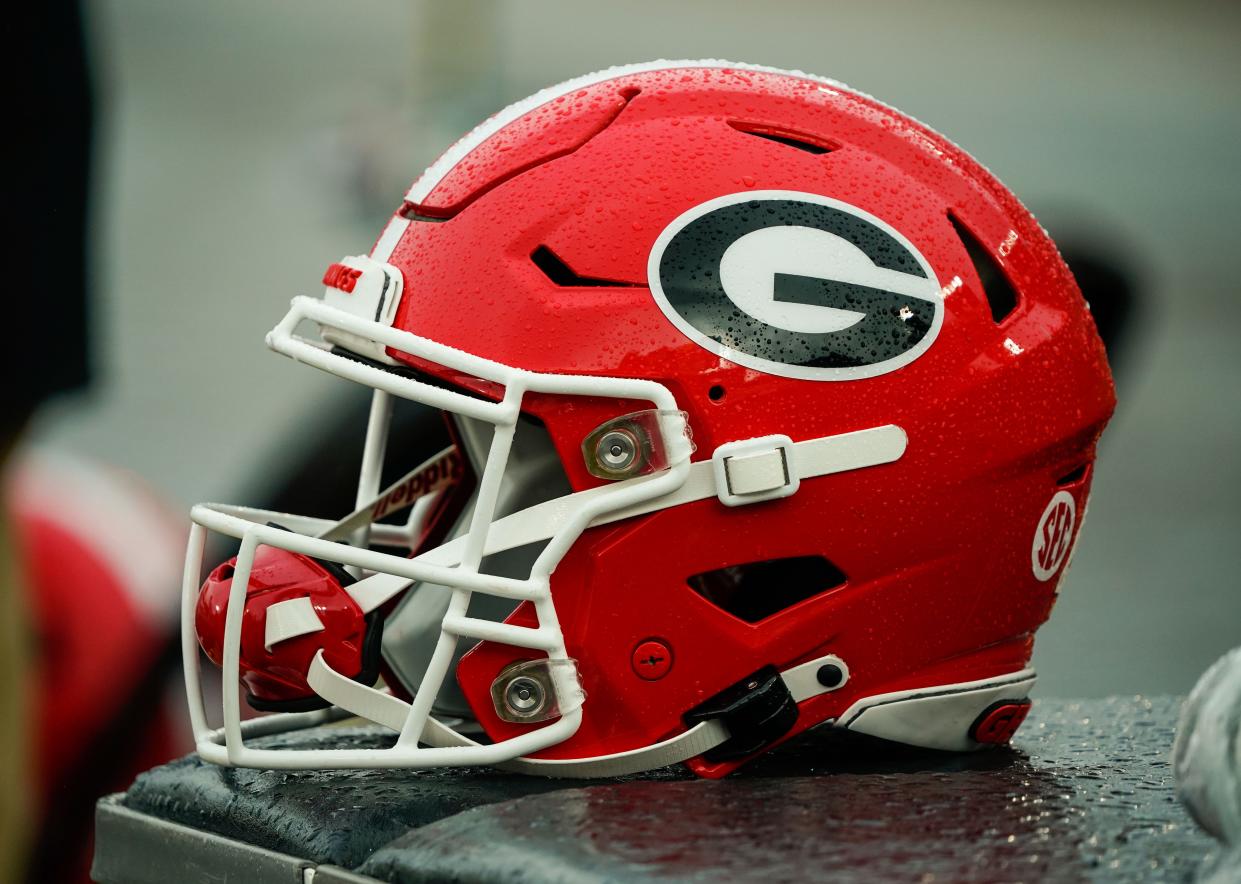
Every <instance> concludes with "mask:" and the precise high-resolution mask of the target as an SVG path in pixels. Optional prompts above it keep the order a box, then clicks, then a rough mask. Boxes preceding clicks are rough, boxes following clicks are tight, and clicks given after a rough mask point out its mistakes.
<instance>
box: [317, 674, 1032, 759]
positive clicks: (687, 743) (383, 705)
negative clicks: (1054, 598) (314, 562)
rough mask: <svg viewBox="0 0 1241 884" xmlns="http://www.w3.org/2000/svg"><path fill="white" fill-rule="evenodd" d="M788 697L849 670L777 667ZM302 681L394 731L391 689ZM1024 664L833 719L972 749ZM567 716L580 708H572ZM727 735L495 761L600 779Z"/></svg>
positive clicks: (448, 734)
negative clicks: (822, 673) (976, 725)
mask: <svg viewBox="0 0 1241 884" xmlns="http://www.w3.org/2000/svg"><path fill="white" fill-rule="evenodd" d="M825 665H831V666H834V667H835V668H836V669H837V670H838V671H839V673H840V674H841V675H840V680H839V681H838V682H837V683H835V684H833V685H832V686H830V687H827V686H824V685H822V684H820V682H819V679H818V672H819V669H820V668H821V667H823V666H825ZM780 677H781V678H782V679H783V681H784V685H785V687H786V688H787V689H788V691H789V694H790V696H792V698H793V701H794V702H796V703H801V702H802V701H803V700H808V699H810V698H811V697H817V696H818V695H820V694H825V693H829V692H831V691H835V690H839V689H840V688H841V687H844V685H845V684H847V683H848V681H849V668H848V666H846V665H845V663H844V661H843V660H841V659H840V658H839V657H836V656H834V655H831V654H829V655H827V656H825V657H820V658H818V659H816V660H810V661H808V662H806V663H802V664H801V665H799V666H794V667H792V668H791V669H786V670H784V671H783V672H781V673H780ZM308 680H309V682H310V686H311V687H312V688H314V690H315V691H316V692H317V693H318V694H319V695H320V696H322V697H323V698H324V699H325V700H327V701H328V702H330V703H332V704H334V705H335V706H337V707H338V708H340V709H343V710H345V711H346V712H352V713H353V714H354V715H357V716H360V717H362V718H366V719H369V720H370V721H373V722H375V723H377V724H380V725H383V726H384V727H387V728H389V729H391V730H393V731H395V732H398V733H399V732H400V730H401V728H402V726H403V725H404V723H405V721H406V719H407V716H408V715H409V704H408V703H406V702H405V701H404V700H401V699H398V698H397V697H394V696H392V695H391V694H389V693H387V692H385V691H381V690H378V689H376V688H372V687H367V686H366V685H363V684H359V683H358V682H356V681H353V680H352V679H349V678H347V677H346V676H344V675H341V674H340V673H339V672H337V671H336V670H334V669H332V667H330V666H329V665H328V664H327V663H326V662H325V661H324V659H323V652H322V651H320V652H319V653H318V654H316V655H315V658H314V660H313V661H312V662H311V664H310V672H309V678H308ZM1034 682H1035V675H1034V670H1032V669H1023V670H1021V671H1019V672H1013V673H1009V674H1007V675H1001V676H996V677H993V678H985V679H979V680H977V681H969V682H959V683H956V684H946V685H935V686H933V687H928V688H923V689H917V690H904V691H895V692H892V693H886V694H876V695H874V696H871V697H864V698H862V699H860V700H858V701H857V702H855V703H854V704H853V705H852V706H850V707H849V709H848V710H847V711H846V712H845V714H844V715H842V716H841V717H840V719H839V720H838V721H836V722H835V723H836V724H838V725H839V726H840V727H843V728H846V729H848V730H856V731H859V732H861V733H866V734H870V735H871V736H875V737H881V738H883V739H889V740H895V741H897V742H901V743H906V744H909V745H914V746H924V747H927V748H931V749H941V750H949V751H966V750H971V749H977V748H979V745H980V744H978V743H976V742H974V741H973V739H971V737H970V735H969V729H970V725H971V724H972V723H973V722H975V721H976V720H977V719H978V717H979V716H981V715H982V714H983V712H984V711H986V710H987V709H988V707H990V706H991V705H992V704H993V703H995V702H997V701H1001V700H1023V699H1025V698H1026V697H1027V696H1028V694H1029V693H1030V689H1031V688H1033V687H1034ZM573 714H580V712H579V710H574V711H573ZM730 736H731V735H730V734H729V732H728V728H727V727H726V726H725V725H724V724H723V722H721V721H719V720H715V719H713V720H709V721H704V722H701V723H699V724H696V725H694V726H693V727H691V728H690V729H689V730H687V731H685V732H684V733H682V734H678V735H677V736H675V737H671V738H669V739H667V740H663V741H661V742H659V743H652V744H651V745H649V746H642V747H640V748H638V749H631V750H629V751H627V752H616V753H613V754H611V755H598V756H595V757H593V758H546V759H545V758H516V759H513V760H512V761H505V762H500V763H498V764H495V765H494V767H497V768H499V769H500V770H507V771H512V772H513V773H522V774H532V775H535V776H544V777H565V778H569V779H602V778H606V777H619V776H625V775H628V774H635V773H640V772H642V771H646V770H657V769H658V768H661V767H667V766H669V765H672V764H679V763H681V762H684V761H688V760H689V759H691V758H695V757H697V756H699V755H702V754H703V753H704V752H707V751H710V750H711V749H714V748H715V747H716V746H719V745H721V744H722V743H724V742H726V741H727V740H728V739H729V737H730ZM421 742H423V743H425V744H426V745H428V746H436V747H447V746H477V745H479V744H478V743H475V742H474V741H473V740H470V739H469V738H468V737H464V736H462V735H461V734H459V733H457V732H456V731H454V730H453V729H452V728H450V727H448V726H446V725H444V724H441V723H440V722H438V721H436V720H435V719H434V718H428V719H427V724H426V727H425V728H424V730H423V732H422V740H421Z"/></svg>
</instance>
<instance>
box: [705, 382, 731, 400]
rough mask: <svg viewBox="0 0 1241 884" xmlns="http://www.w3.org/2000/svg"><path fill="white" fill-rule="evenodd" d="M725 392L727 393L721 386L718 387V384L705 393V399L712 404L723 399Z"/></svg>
mask: <svg viewBox="0 0 1241 884" xmlns="http://www.w3.org/2000/svg"><path fill="white" fill-rule="evenodd" d="M727 392H728V391H727V390H725V389H724V388H723V387H722V386H720V385H719V384H715V385H714V386H713V387H711V389H710V390H708V391H707V398H709V399H710V400H711V401H712V402H719V401H720V400H721V399H723V398H724V396H725V394H726V393H727Z"/></svg>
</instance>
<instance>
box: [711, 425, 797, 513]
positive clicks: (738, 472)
mask: <svg viewBox="0 0 1241 884" xmlns="http://www.w3.org/2000/svg"><path fill="white" fill-rule="evenodd" d="M711 465H712V469H713V470H714V471H715V492H716V494H717V495H718V496H719V498H720V503H722V504H724V506H742V505H743V504H747V503H757V502H759V501H762V500H776V499H778V498H781V497H788V496H789V495H790V494H793V493H795V492H796V491H797V489H798V488H799V487H800V486H801V478H800V476H798V473H797V462H796V461H795V460H794V459H793V440H792V439H790V438H789V437H788V436H761V437H759V438H757V439H741V440H738V441H736V442H728V443H726V444H724V445H721V446H720V447H719V448H717V449H715V454H714V455H712V457H711Z"/></svg>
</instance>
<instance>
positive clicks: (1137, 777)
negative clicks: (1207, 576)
mask: <svg viewBox="0 0 1241 884" xmlns="http://www.w3.org/2000/svg"><path fill="white" fill-rule="evenodd" d="M1178 709H1179V701H1178V700H1177V699H1175V698H1153V699H1146V698H1109V699H1103V700H1083V701H1069V700H1046V699H1044V700H1039V701H1036V703H1035V705H1034V710H1033V712H1032V713H1031V715H1030V720H1029V721H1028V722H1027V723H1026V724H1025V726H1024V727H1023V728H1022V729H1021V730H1020V731H1019V732H1018V736H1017V740H1016V745H1015V748H1014V749H1012V750H997V751H993V752H983V753H976V754H966V755H953V754H947V753H939V752H932V751H915V750H911V749H907V748H902V747H897V746H893V745H890V744H886V743H881V742H879V741H876V740H870V739H868V738H864V737H859V736H857V735H853V734H847V733H846V734H842V733H840V732H837V731H834V730H833V729H831V728H819V729H818V730H817V731H812V732H810V733H807V734H805V735H803V736H802V737H801V738H799V739H797V740H795V741H791V742H790V743H789V744H787V745H785V746H783V747H780V748H779V749H777V750H775V751H773V752H771V753H769V755H768V756H766V757H764V758H763V759H761V760H759V761H758V762H756V763H754V764H752V765H750V766H749V767H748V768H746V769H745V770H743V771H742V772H740V773H738V774H735V775H733V776H731V777H728V778H726V779H724V780H720V781H704V780H696V779H694V778H692V776H691V775H690V774H688V773H687V772H685V771H684V770H683V769H681V768H679V767H678V768H670V769H667V770H664V771H657V772H654V773H650V774H645V775H640V776H636V777H627V778H623V779H618V780H609V781H596V782H586V783H584V782H582V781H564V780H549V779H543V778H533V777H525V776H519V775H507V774H501V773H497V772H495V771H490V770H486V769H469V770H461V769H446V770H438V771H417V772H415V771H323V772H319V771H316V772H295V773H293V772H278V771H257V770H243V769H234V768H220V767H216V766H214V765H211V764H206V763H203V762H201V761H199V760H198V759H197V758H196V757H192V756H191V757H187V758H182V759H180V760H178V761H174V762H172V763H171V764H167V765H164V766H162V767H158V768H155V769H153V770H151V771H148V772H147V773H145V774H143V775H142V776H140V777H139V778H138V779H137V781H136V782H135V783H134V784H133V786H132V787H131V788H130V789H129V791H128V792H127V793H125V794H123V795H116V796H111V797H109V798H106V799H104V800H103V801H101V802H100V806H99V811H98V818H97V833H96V834H97V838H96V856H95V866H94V871H93V874H94V876H95V878H96V879H97V880H99V881H102V882H107V884H111V882H125V884H131V882H146V881H177V882H178V884H190V882H196V881H234V880H236V881H256V882H261V881H279V882H286V884H293V882H299V884H304V882H307V881H310V880H313V881H314V882H316V884H330V882H332V881H355V882H356V881H364V880H368V879H371V880H374V879H377V880H380V881H389V882H415V881H416V882H430V881H435V882H440V881H454V882H493V881H494V882H527V881H528V882H534V881H652V882H655V881H659V882H664V881H763V882H776V881H800V880H816V881H850V882H853V881H858V882H862V881H865V882H874V881H925V882H931V881H936V882H943V881H980V882H997V881H1038V880H1053V881H1113V880H1118V881H1191V880H1193V878H1194V876H1195V874H1196V872H1197V870H1198V869H1199V867H1200V866H1201V864H1202V863H1203V862H1204V860H1209V859H1212V858H1213V857H1214V856H1215V855H1216V853H1217V848H1216V846H1215V845H1214V842H1212V841H1211V840H1210V839H1209V838H1208V837H1207V836H1206V835H1205V834H1203V833H1202V832H1201V831H1200V830H1199V829H1197V827H1196V826H1195V825H1194V823H1193V822H1192V821H1191V820H1190V819H1189V817H1188V816H1187V815H1186V813H1185V811H1184V810H1183V809H1182V807H1181V806H1180V804H1179V803H1178V802H1177V801H1176V798H1175V796H1174V794H1173V781H1172V772H1171V768H1170V765H1169V756H1170V752H1171V746H1172V735H1173V726H1174V724H1175V721H1176V716H1177V712H1178ZM383 733H384V732H382V731H378V730H375V729H370V728H362V727H355V728H340V727H336V728H331V729H318V730H314V731H305V732H303V733H302V734H300V735H297V736H282V737H276V738H269V739H268V740H267V741H265V742H267V743H268V744H271V743H279V744H283V745H293V744H296V745H299V746H306V745H310V744H324V745H326V744H331V745H333V746H336V745H341V744H342V742H347V743H349V744H352V745H356V746H365V745H374V746H378V745H381V744H382V743H381V741H382V740H384V739H385V737H384V736H383ZM1239 880H1241V870H1239Z"/></svg>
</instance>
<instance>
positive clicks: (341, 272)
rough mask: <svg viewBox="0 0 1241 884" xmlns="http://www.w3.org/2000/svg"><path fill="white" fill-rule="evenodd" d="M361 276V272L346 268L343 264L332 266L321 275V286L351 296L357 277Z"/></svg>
mask: <svg viewBox="0 0 1241 884" xmlns="http://www.w3.org/2000/svg"><path fill="white" fill-rule="evenodd" d="M361 275H362V271H361V270H358V269H356V268H353V267H346V266H345V265H344V264H333V265H331V266H330V267H328V269H327V272H326V273H324V274H323V284H324V285H326V286H331V287H332V288H334V289H340V290H341V291H342V292H349V293H350V294H352V293H353V287H354V286H355V285H357V284H358V277H359V276H361Z"/></svg>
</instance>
